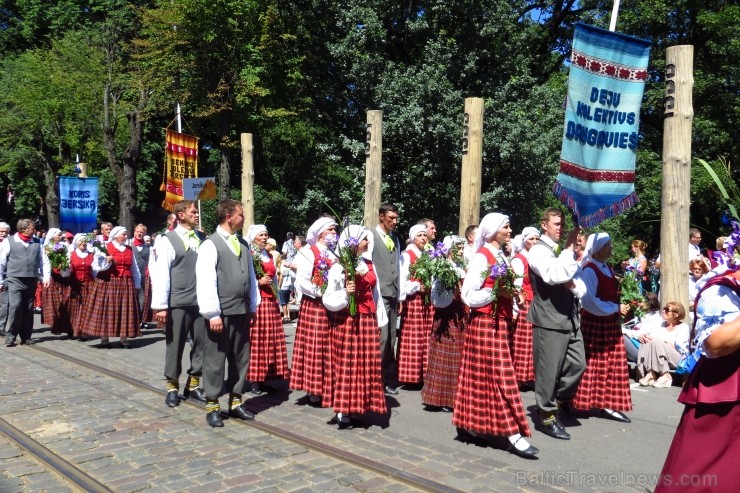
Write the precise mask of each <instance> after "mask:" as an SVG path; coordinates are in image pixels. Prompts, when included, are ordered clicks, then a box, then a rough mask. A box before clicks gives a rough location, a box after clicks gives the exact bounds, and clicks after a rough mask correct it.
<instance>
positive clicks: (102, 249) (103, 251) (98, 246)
mask: <svg viewBox="0 0 740 493" xmlns="http://www.w3.org/2000/svg"><path fill="white" fill-rule="evenodd" d="M85 241H86V242H87V244H88V247H92V250H88V251H89V252H90V253H92V254H98V255H103V256H106V257H107V256H108V249H107V248H106V246H105V245H104V244H103V243H102V242H101V241H100V240H98V239H97V238H95V235H94V234H92V233H89V234H88V235H87V236H85ZM96 250H97V252H96Z"/></svg>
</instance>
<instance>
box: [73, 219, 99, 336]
mask: <svg viewBox="0 0 740 493" xmlns="http://www.w3.org/2000/svg"><path fill="white" fill-rule="evenodd" d="M72 248H73V250H72V252H70V254H69V268H70V270H71V275H70V276H69V317H70V321H71V323H72V336H73V337H75V338H79V339H80V340H82V341H84V340H86V338H85V337H84V335H83V334H82V328H83V326H84V325H85V319H84V318H82V315H83V313H84V311H85V300H87V299H89V297H90V293H91V292H92V288H93V286H94V284H95V277H93V271H92V263H93V259H94V258H95V256H94V255H93V254H92V253H90V252H88V250H87V235H86V234H84V233H77V234H76V235H75V237H74V238H73V239H72Z"/></svg>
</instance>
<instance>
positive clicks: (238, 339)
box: [203, 314, 251, 401]
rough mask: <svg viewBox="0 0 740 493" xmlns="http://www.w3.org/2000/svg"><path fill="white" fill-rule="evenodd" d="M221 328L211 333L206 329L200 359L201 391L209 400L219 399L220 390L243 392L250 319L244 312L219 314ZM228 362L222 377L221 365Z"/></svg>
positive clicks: (235, 392)
mask: <svg viewBox="0 0 740 493" xmlns="http://www.w3.org/2000/svg"><path fill="white" fill-rule="evenodd" d="M222 320H223V324H224V328H223V330H222V331H221V332H214V331H212V330H211V329H210V328H208V321H207V320H206V321H205V323H206V338H205V345H204V349H205V352H204V355H203V356H204V360H203V390H204V391H205V393H206V399H208V400H209V401H215V400H218V398H219V396H220V395H221V389H222V388H223V387H225V388H226V391H227V392H229V393H232V394H239V395H241V394H243V393H244V390H245V389H246V384H247V381H246V379H247V369H248V368H249V352H250V348H251V345H250V344H249V323H250V322H249V319H248V316H247V315H246V314H244V315H226V316H224V317H222ZM225 363H228V368H229V369H228V376H227V377H226V378H225V379H224V375H225V373H226V372H225V370H224V364H225Z"/></svg>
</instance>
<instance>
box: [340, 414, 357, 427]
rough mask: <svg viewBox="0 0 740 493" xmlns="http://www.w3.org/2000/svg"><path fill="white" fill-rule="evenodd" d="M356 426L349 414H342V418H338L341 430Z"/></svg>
mask: <svg viewBox="0 0 740 493" xmlns="http://www.w3.org/2000/svg"><path fill="white" fill-rule="evenodd" d="M354 427H355V425H354V423H353V422H352V420H351V419H349V416H342V419H338V420H337V428H339V429H340V430H351V429H353V428H354Z"/></svg>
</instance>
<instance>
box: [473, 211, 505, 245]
mask: <svg viewBox="0 0 740 493" xmlns="http://www.w3.org/2000/svg"><path fill="white" fill-rule="evenodd" d="M508 222H509V216H506V215H504V214H500V213H498V212H491V213H490V214H486V216H485V217H484V218H483V220H482V221H481V222H480V225H478V231H476V232H475V239H474V240H473V246H474V247H475V251H478V250H479V249H480V247H482V246H483V244H484V243H485V242H486V238H488V237H490V236H492V235H495V234H496V233H497V232H498V230H499V229H501V228H502V227H503V225H504V224H506V223H508Z"/></svg>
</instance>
